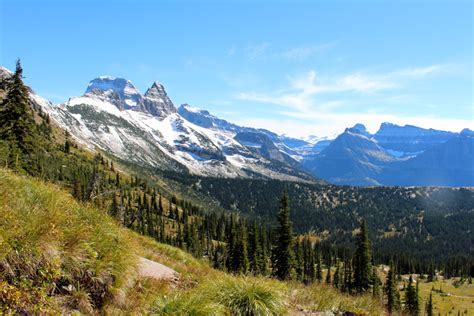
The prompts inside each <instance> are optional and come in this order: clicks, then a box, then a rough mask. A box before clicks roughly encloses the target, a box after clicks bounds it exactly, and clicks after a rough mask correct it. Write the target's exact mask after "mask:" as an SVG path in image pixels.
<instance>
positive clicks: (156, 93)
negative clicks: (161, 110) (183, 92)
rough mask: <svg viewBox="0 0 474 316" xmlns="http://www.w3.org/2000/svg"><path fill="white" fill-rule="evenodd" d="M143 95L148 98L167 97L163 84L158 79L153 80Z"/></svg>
mask: <svg viewBox="0 0 474 316" xmlns="http://www.w3.org/2000/svg"><path fill="white" fill-rule="evenodd" d="M145 96H146V97H148V98H155V99H158V98H163V97H167V96H168V94H167V93H166V90H165V86H163V84H161V83H160V82H159V81H155V82H153V84H152V85H151V87H150V88H148V90H147V91H146V92H145Z"/></svg>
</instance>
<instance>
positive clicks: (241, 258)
mask: <svg viewBox="0 0 474 316" xmlns="http://www.w3.org/2000/svg"><path fill="white" fill-rule="evenodd" d="M234 255H235V256H236V259H235V260H236V272H239V273H247V271H248V269H249V259H248V253H247V232H246V229H245V225H244V224H243V223H241V224H240V229H239V234H238V237H237V245H236V251H235V254H234Z"/></svg>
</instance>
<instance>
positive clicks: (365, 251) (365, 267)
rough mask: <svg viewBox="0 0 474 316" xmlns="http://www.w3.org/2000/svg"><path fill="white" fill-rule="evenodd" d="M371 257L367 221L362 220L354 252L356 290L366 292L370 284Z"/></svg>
mask: <svg viewBox="0 0 474 316" xmlns="http://www.w3.org/2000/svg"><path fill="white" fill-rule="evenodd" d="M371 262H372V258H371V251H370V241H369V236H368V231H367V222H366V221H365V220H363V221H362V224H361V226H360V232H359V234H358V236H357V248H356V252H355V254H354V259H353V266H354V288H355V290H356V291H357V292H359V293H362V292H367V291H368V290H369V289H370V286H371V284H372V264H371Z"/></svg>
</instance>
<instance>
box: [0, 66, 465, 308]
mask: <svg viewBox="0 0 474 316" xmlns="http://www.w3.org/2000/svg"><path fill="white" fill-rule="evenodd" d="M22 73H23V70H22V68H21V64H20V62H19V61H18V62H17V68H16V70H15V73H13V72H11V71H9V70H7V69H6V68H3V67H1V68H0V100H1V103H0V104H1V107H0V120H1V122H0V123H2V124H0V127H2V128H1V129H0V133H1V134H0V135H1V136H2V137H1V138H0V162H1V164H2V167H1V168H0V201H1V203H0V215H2V217H3V218H5V219H7V220H6V221H4V222H2V223H0V227H1V228H2V231H1V235H0V241H1V242H0V245H2V247H0V248H1V249H0V250H1V252H0V277H1V278H0V302H6V303H5V304H3V305H0V312H4V313H6V314H9V313H15V312H19V313H20V314H35V313H40V314H41V313H44V314H48V313H52V314H55V313H58V314H61V313H63V314H68V313H70V312H71V311H80V312H81V313H84V314H93V313H94V312H96V313H99V312H105V314H121V313H127V312H128V313H131V314H149V313H152V314H153V313H156V314H160V315H182V314H198V315H208V314H217V315H221V314H222V315H281V314H285V313H286V314H289V315H307V314H308V313H307V311H310V312H311V313H312V312H315V313H316V312H317V313H319V312H327V311H331V314H328V315H335V314H344V313H345V314H346V315H352V314H354V313H356V314H362V315H369V314H370V315H382V314H383V313H384V312H383V311H384V310H385V307H386V306H388V307H387V308H388V309H389V310H390V308H391V307H390V306H391V305H390V304H391V303H390V302H392V301H397V300H398V301H399V294H396V293H398V289H397V282H398V281H397V280H396V279H395V273H394V271H397V273H398V274H399V275H400V279H401V278H402V274H413V273H415V274H418V275H419V278H418V279H419V280H421V277H424V276H425V275H426V276H427V279H428V283H426V284H431V283H432V282H434V280H435V279H436V277H437V276H440V275H442V276H443V278H447V279H449V278H451V277H457V278H458V279H456V281H453V282H461V283H460V284H461V285H462V286H470V285H463V283H462V282H465V278H467V277H472V276H473V275H474V272H473V271H474V264H473V258H474V247H473V244H472V240H473V231H472V227H474V216H473V214H474V213H473V212H474V190H473V189H472V187H471V186H473V185H474V166H473V157H474V153H473V148H474V143H473V141H474V133H473V132H472V131H471V130H469V129H464V130H462V132H460V133H452V132H445V131H438V130H433V129H422V128H419V127H415V126H396V125H393V124H390V123H383V124H382V125H381V127H380V129H379V131H377V132H376V133H375V134H371V133H369V132H368V131H367V130H366V128H365V127H364V126H363V125H361V124H356V125H354V126H353V127H349V128H347V129H346V130H345V131H344V132H343V133H342V134H340V135H338V136H337V137H316V136H311V137H308V138H307V139H296V138H291V137H288V136H285V135H278V134H276V133H273V132H271V131H268V130H265V129H258V128H254V127H244V126H239V125H236V124H233V123H230V122H227V121H225V120H223V119H220V118H218V117H216V116H214V115H212V114H210V113H209V112H208V111H206V110H201V109H198V108H196V107H193V106H190V105H188V104H183V105H181V106H180V107H178V108H176V107H175V105H174V104H173V102H172V100H171V98H170V97H169V96H168V94H167V92H166V90H165V88H164V86H163V85H162V84H160V83H159V82H154V83H153V84H152V85H151V87H150V88H149V89H148V90H147V91H146V92H145V93H144V94H142V93H140V92H139V91H138V89H137V88H136V87H135V86H134V85H133V84H132V83H131V82H130V81H129V80H126V79H122V78H114V77H109V76H104V77H99V78H96V79H93V80H92V81H91V82H90V83H89V85H88V86H87V88H86V91H85V93H84V95H82V96H79V97H71V98H70V99H69V100H68V101H67V102H65V103H63V104H52V103H51V102H49V101H48V100H46V99H44V98H43V97H41V96H39V95H37V94H36V93H35V92H34V91H33V89H31V88H30V87H26V86H25V85H24V84H23V81H22V78H23V76H22ZM279 196H281V199H280V200H279V199H278V197H279ZM290 210H291V213H290ZM132 230H133V231H134V232H132ZM137 233H138V234H137ZM140 235H144V236H146V237H143V236H140ZM369 236H370V240H369ZM3 241H6V242H3ZM354 241H356V243H355V244H354ZM165 244H167V245H165ZM178 248H180V249H178ZM183 250H184V251H186V252H187V253H185V252H184V251H183ZM193 257H194V258H193ZM150 259H151V260H150ZM155 261H158V262H159V263H161V264H163V263H165V264H166V266H164V267H163V266H161V265H159V264H158V263H157V262H155ZM137 262H138V263H137ZM387 265H389V267H388V268H387ZM211 267H212V268H211ZM174 269H176V270H174ZM323 269H324V271H325V272H324V274H325V275H326V281H325V284H322V282H323ZM352 269H353V270H352ZM219 270H221V271H219ZM137 271H138V272H137ZM379 274H380V275H382V276H383V277H382V278H383V279H385V280H386V281H385V287H384V289H387V288H391V289H392V290H393V293H395V294H393V295H392V296H390V297H388V298H386V297H385V296H386V294H384V295H385V296H382V295H381V294H380V293H381V284H382V281H381V278H379V276H378V275H379ZM361 275H363V278H362V277H361ZM269 276H271V277H273V278H269ZM180 277H182V279H181V280H180V279H179V278H180ZM150 278H151V279H152V280H151V281H150V280H149V279H150ZM144 279H146V280H148V281H146V280H145V281H144ZM274 279H278V280H279V281H277V280H274ZM418 279H417V281H418ZM216 280H219V282H216ZM409 280H410V281H409V283H408V285H407V286H408V288H409V289H410V291H415V287H414V285H413V283H412V279H411V277H410V279H409ZM298 281H301V282H298ZM160 282H162V283H160ZM173 283H174V284H175V286H168V285H170V284H173ZM390 284H392V285H390ZM404 284H405V283H404ZM417 284H418V283H417ZM453 284H454V283H453ZM417 286H418V285H417ZM369 290H370V291H369ZM392 290H390V291H392ZM384 291H385V292H386V291H387V290H384ZM416 291H417V290H416ZM369 292H370V293H369ZM385 292H384V293H385ZM407 292H408V290H407ZM387 293H388V292H387ZM397 297H398V298H397ZM405 297H409V295H408V294H405ZM229 298H230V299H229ZM385 298H386V299H385ZM458 298H459V299H461V300H464V298H463V297H462V296H459V297H458ZM325 300H326V301H327V302H329V303H327V304H328V305H324V304H326V303H324V301H325ZM466 300H469V297H468V298H467V299H466ZM242 301H243V302H244V303H243V305H242V303H241V302H242ZM354 302H355V303H354ZM415 303H416V302H415ZM354 304H355V305H354ZM413 304H414V303H413ZM416 304H418V303H416ZM216 308H218V309H219V311H220V312H217V313H215V309H216ZM249 310H250V311H249Z"/></svg>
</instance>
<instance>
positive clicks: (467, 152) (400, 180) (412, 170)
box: [382, 133, 474, 186]
mask: <svg viewBox="0 0 474 316" xmlns="http://www.w3.org/2000/svg"><path fill="white" fill-rule="evenodd" d="M382 181H383V182H384V183H386V184H392V185H442V186H474V136H472V135H469V134H468V133H464V134H461V135H460V136H457V137H454V138H452V139H450V140H448V141H446V142H444V143H441V144H439V145H437V146H434V147H432V148H429V149H427V150H426V151H425V152H423V153H421V154H419V155H418V156H416V157H414V158H412V159H409V160H406V161H402V162H398V163H395V164H393V165H391V166H390V167H388V168H387V170H386V172H384V174H383V178H382Z"/></svg>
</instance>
